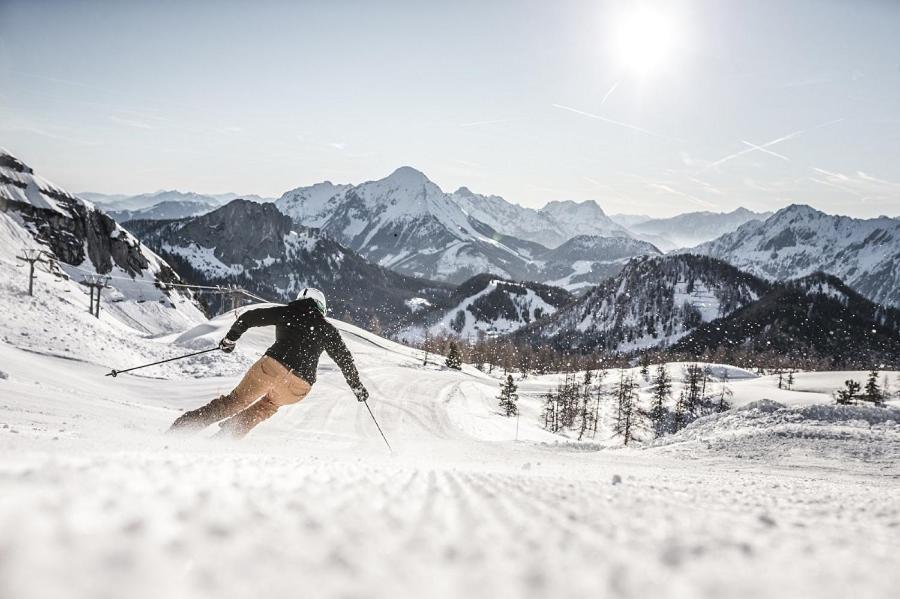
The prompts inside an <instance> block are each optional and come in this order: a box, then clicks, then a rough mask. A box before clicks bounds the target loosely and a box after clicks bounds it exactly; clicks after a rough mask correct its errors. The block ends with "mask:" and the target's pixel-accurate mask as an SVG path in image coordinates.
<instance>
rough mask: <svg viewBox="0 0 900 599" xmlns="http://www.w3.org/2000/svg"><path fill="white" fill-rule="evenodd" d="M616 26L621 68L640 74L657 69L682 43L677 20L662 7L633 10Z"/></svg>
mask: <svg viewBox="0 0 900 599" xmlns="http://www.w3.org/2000/svg"><path fill="white" fill-rule="evenodd" d="M614 27H615V29H614V33H613V53H614V57H615V59H616V61H617V62H618V63H619V64H620V66H621V67H622V68H624V69H626V70H628V71H630V72H632V73H634V74H638V75H645V74H647V73H649V72H651V71H654V70H656V69H658V68H659V67H660V66H661V65H662V64H663V63H665V62H666V61H667V60H668V59H669V58H670V56H671V55H672V54H673V53H674V52H675V51H677V49H678V47H679V45H680V43H681V32H680V30H679V27H678V23H677V21H676V19H675V18H674V17H673V16H672V15H671V14H668V13H666V12H663V11H661V10H659V9H651V8H648V7H643V8H639V9H636V10H633V11H632V12H629V13H626V14H624V15H622V16H621V17H620V19H619V20H618V21H617V22H616V24H615V26H614Z"/></svg>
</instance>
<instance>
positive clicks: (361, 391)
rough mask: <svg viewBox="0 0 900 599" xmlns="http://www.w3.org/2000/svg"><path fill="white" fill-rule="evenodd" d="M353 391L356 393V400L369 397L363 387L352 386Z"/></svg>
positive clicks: (364, 399) (363, 399)
mask: <svg viewBox="0 0 900 599" xmlns="http://www.w3.org/2000/svg"><path fill="white" fill-rule="evenodd" d="M353 393H355V394H356V401H366V400H367V399H369V392H368V391H367V390H366V388H365V387H354V389H353Z"/></svg>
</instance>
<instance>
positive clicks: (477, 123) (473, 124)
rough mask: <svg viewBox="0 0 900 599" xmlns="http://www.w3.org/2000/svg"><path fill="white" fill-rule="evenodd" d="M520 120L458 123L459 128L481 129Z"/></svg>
mask: <svg viewBox="0 0 900 599" xmlns="http://www.w3.org/2000/svg"><path fill="white" fill-rule="evenodd" d="M521 120H522V119H521V118H515V119H493V120H489V121H472V122H471V123H460V124H459V126H460V127H481V126H482V125H499V124H501V123H512V122H515V121H521Z"/></svg>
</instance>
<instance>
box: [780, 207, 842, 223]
mask: <svg viewBox="0 0 900 599" xmlns="http://www.w3.org/2000/svg"><path fill="white" fill-rule="evenodd" d="M820 217H826V218H828V217H829V215H828V214H825V213H824V212H822V211H821V210H816V209H815V208H813V207H812V206H810V205H808V204H791V205H790V206H785V207H784V208H782V209H781V210H779V211H778V212H776V213H775V214H774V215H773V218H772V219H771V220H772V222H789V221H798V220H810V219H813V218H820Z"/></svg>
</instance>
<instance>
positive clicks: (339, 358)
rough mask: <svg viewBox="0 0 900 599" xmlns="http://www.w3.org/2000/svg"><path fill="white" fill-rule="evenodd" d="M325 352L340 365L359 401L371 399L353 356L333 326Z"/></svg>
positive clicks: (329, 332) (327, 338) (327, 334)
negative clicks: (360, 378) (360, 377)
mask: <svg viewBox="0 0 900 599" xmlns="http://www.w3.org/2000/svg"><path fill="white" fill-rule="evenodd" d="M325 352H326V353H327V354H328V356H329V357H330V358H331V359H332V360H334V363H335V364H337V365H338V368H340V369H341V372H342V373H343V374H344V379H345V380H346V381H347V384H348V385H350V389H351V390H352V391H353V393H354V394H355V395H356V399H357V400H358V401H366V400H367V399H369V392H368V391H367V390H366V388H365V387H363V384H362V382H360V380H359V371H358V370H357V369H356V364H354V363H353V355H352V354H351V353H350V350H349V349H347V346H346V344H344V340H343V339H341V334H340V333H338V331H337V329H336V328H334V327H333V326H329V327H328V329H327V332H326V334H325Z"/></svg>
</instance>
